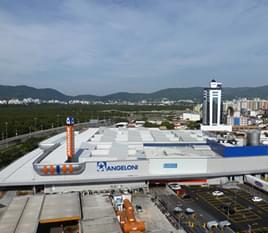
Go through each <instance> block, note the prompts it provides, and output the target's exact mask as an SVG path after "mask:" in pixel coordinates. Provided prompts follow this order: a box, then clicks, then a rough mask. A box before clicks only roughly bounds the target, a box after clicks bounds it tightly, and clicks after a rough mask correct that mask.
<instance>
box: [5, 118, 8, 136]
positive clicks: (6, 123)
mask: <svg viewBox="0 0 268 233" xmlns="http://www.w3.org/2000/svg"><path fill="white" fill-rule="evenodd" d="M5 125H6V139H7V138H8V134H7V126H8V122H7V121H6V122H5Z"/></svg>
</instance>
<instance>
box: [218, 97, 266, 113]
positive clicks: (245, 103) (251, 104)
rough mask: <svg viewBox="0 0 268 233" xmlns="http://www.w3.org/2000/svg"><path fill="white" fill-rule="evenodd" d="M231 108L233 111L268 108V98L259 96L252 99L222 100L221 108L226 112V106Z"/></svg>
mask: <svg viewBox="0 0 268 233" xmlns="http://www.w3.org/2000/svg"><path fill="white" fill-rule="evenodd" d="M230 107H231V108H233V110H234V111H241V110H242V109H246V110H248V111H258V110H261V109H263V110H266V109H268V100H263V99H260V98H254V99H246V98H243V99H234V100H231V101H224V103H223V110H224V111H225V112H227V110H228V108H230Z"/></svg>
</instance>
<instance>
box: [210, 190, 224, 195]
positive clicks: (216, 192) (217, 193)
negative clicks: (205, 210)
mask: <svg viewBox="0 0 268 233" xmlns="http://www.w3.org/2000/svg"><path fill="white" fill-rule="evenodd" d="M212 195H213V196H214V197H220V196H223V195H224V193H223V192H222V191H218V190H217V191H214V192H213V193H212Z"/></svg>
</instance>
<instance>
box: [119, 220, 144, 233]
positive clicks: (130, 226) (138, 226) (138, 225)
mask: <svg viewBox="0 0 268 233" xmlns="http://www.w3.org/2000/svg"><path fill="white" fill-rule="evenodd" d="M123 231H124V233H130V232H132V231H140V232H144V231H145V224H144V222H132V223H126V224H124V225H123Z"/></svg>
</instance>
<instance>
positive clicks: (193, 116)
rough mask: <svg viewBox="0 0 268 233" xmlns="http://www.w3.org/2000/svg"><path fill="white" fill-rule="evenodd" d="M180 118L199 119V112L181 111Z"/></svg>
mask: <svg viewBox="0 0 268 233" xmlns="http://www.w3.org/2000/svg"><path fill="white" fill-rule="evenodd" d="M182 119H183V120H185V121H200V114H198V113H186V112H185V113H183V114H182Z"/></svg>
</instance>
